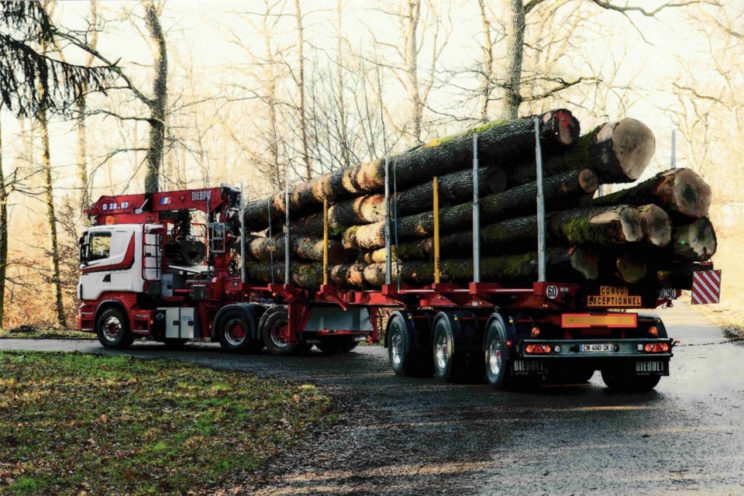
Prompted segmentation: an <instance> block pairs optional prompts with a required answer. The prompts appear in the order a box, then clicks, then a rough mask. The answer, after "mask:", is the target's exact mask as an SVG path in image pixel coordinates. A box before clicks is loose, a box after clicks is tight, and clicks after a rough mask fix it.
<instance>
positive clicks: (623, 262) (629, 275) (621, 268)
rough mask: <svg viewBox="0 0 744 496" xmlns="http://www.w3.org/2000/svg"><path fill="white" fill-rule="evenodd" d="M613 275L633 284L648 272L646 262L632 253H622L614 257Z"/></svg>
mask: <svg viewBox="0 0 744 496" xmlns="http://www.w3.org/2000/svg"><path fill="white" fill-rule="evenodd" d="M615 269H616V270H615V276H616V277H617V278H618V279H620V281H622V282H625V283H628V284H635V283H637V282H640V281H641V280H643V278H644V277H646V274H647V273H648V266H647V265H646V262H645V261H644V260H643V259H641V258H639V257H637V256H635V255H634V254H632V253H623V254H621V255H620V256H619V257H617V258H616V259H615Z"/></svg>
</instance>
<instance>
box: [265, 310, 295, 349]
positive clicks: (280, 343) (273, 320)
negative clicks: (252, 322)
mask: <svg viewBox="0 0 744 496" xmlns="http://www.w3.org/2000/svg"><path fill="white" fill-rule="evenodd" d="M288 325H289V315H288V313H287V307H285V306H281V305H275V306H271V307H269V308H268V309H267V310H266V311H265V312H264V314H263V315H262V316H261V320H260V321H259V322H258V329H259V331H260V332H261V335H262V336H263V341H264V344H265V345H266V349H267V350H269V353H271V354H272V355H291V354H293V353H294V352H295V351H297V345H296V344H293V343H289V342H288V341H287V340H286V339H285V338H284V337H282V334H283V332H284V330H285V329H286V327H287V326H288Z"/></svg>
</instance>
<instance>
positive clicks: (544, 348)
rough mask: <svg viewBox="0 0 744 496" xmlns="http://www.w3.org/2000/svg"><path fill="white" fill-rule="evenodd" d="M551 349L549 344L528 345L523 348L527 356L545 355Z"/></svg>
mask: <svg viewBox="0 0 744 496" xmlns="http://www.w3.org/2000/svg"><path fill="white" fill-rule="evenodd" d="M552 350H553V348H552V347H551V346H550V345H549V344H528V345H527V346H525V347H524V352H525V353H526V354H527V355H545V354H547V353H550V352H551V351H552Z"/></svg>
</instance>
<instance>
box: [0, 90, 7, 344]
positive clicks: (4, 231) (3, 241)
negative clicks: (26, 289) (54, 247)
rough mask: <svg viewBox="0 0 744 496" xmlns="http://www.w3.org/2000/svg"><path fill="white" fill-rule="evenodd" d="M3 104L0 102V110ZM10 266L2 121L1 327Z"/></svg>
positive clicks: (0, 124) (0, 138) (0, 126)
mask: <svg viewBox="0 0 744 496" xmlns="http://www.w3.org/2000/svg"><path fill="white" fill-rule="evenodd" d="M1 110H2V104H0V111H1ZM7 266H8V189H7V186H6V185H5V173H4V171H3V134H2V122H0V329H2V327H3V315H4V314H5V273H6V269H7Z"/></svg>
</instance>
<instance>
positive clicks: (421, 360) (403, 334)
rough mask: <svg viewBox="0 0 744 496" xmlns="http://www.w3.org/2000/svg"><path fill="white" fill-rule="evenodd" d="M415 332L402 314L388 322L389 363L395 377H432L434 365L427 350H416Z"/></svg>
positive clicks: (393, 316)
mask: <svg viewBox="0 0 744 496" xmlns="http://www.w3.org/2000/svg"><path fill="white" fill-rule="evenodd" d="M413 332H414V330H413V329H411V328H409V327H408V325H407V324H406V319H405V318H404V317H403V315H401V314H400V313H397V312H396V313H394V314H393V315H392V316H391V317H390V319H389V320H388V325H387V330H386V336H387V337H386V341H387V345H388V362H389V363H390V368H392V369H393V372H395V375H399V376H404V377H431V374H432V373H433V371H434V370H433V365H432V362H431V354H430V353H429V349H428V347H427V348H415V347H414V346H413V343H414V342H415V339H414V336H413Z"/></svg>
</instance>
